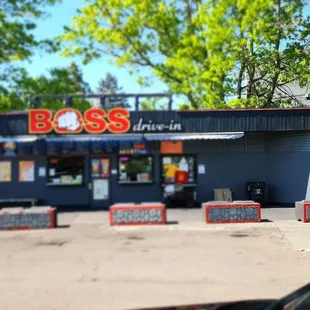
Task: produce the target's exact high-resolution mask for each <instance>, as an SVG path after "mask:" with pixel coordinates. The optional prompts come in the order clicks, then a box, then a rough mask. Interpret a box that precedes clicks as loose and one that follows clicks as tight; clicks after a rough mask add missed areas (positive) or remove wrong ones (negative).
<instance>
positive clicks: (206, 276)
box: [0, 208, 310, 310]
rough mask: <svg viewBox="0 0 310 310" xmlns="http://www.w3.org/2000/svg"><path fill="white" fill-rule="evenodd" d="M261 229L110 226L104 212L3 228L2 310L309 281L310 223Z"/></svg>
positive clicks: (263, 294) (174, 221)
mask: <svg viewBox="0 0 310 310" xmlns="http://www.w3.org/2000/svg"><path fill="white" fill-rule="evenodd" d="M263 218H264V219H268V221H264V222H262V223H252V224H224V225H223V224H221V225H220V224H218V225H214V224H213V225H206V224H204V223H203V221H202V213H201V210H189V211H186V210H169V211H168V221H169V222H170V223H171V224H170V225H166V226H164V227H145V228H142V227H130V228H111V227H109V226H108V224H107V220H108V214H107V213H106V212H75V213H73V212H72V213H62V214H60V215H59V224H60V225H61V227H62V228H59V229H55V230H50V231H44V230H41V231H23V232H1V234H0V244H1V251H0V264H1V272H0V280H1V281H0V289H1V291H2V292H5V293H3V294H1V296H0V308H1V309H6V308H10V309H27V310H28V309H40V310H41V309H46V310H51V309H66V310H70V309H91V310H92V309H130V308H135V307H142V306H144V307H146V306H163V305H169V304H183V303H201V302H212V301H220V300H237V299H243V298H275V297H280V296H282V295H284V294H286V293H288V292H289V291H291V290H294V289H295V288H298V287H299V286H301V285H304V284H305V283H307V282H308V281H309V279H310V269H309V266H308V262H309V258H310V253H309V252H308V250H310V245H308V243H309V242H308V240H307V239H309V238H308V237H307V236H308V235H309V234H310V226H309V225H308V224H307V223H300V222H297V221H295V220H294V210H293V209H276V208H275V209H265V210H263Z"/></svg>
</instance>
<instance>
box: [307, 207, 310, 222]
mask: <svg viewBox="0 0 310 310" xmlns="http://www.w3.org/2000/svg"><path fill="white" fill-rule="evenodd" d="M306 211H307V212H306V220H310V207H306Z"/></svg>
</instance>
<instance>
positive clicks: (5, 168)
mask: <svg viewBox="0 0 310 310" xmlns="http://www.w3.org/2000/svg"><path fill="white" fill-rule="evenodd" d="M11 181H12V167H11V162H10V161H0V182H11Z"/></svg>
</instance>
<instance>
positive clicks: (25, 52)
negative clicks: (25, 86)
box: [0, 0, 59, 87]
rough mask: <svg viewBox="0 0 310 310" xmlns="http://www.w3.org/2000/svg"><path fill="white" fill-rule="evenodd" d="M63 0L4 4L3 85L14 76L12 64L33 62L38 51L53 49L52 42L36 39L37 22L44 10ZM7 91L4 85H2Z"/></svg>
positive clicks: (0, 23)
mask: <svg viewBox="0 0 310 310" xmlns="http://www.w3.org/2000/svg"><path fill="white" fill-rule="evenodd" d="M58 1H59V0H19V1H17V0H2V1H0V74H1V82H3V81H6V80H7V79H8V77H9V75H10V72H9V71H8V69H11V68H10V67H8V65H9V64H12V63H13V62H14V61H20V60H25V59H29V57H30V56H31V55H32V54H33V52H34V50H35V49H37V48H43V47H45V48H46V47H47V48H49V49H50V48H52V49H53V50H54V48H55V44H53V43H52V41H50V40H37V39H36V38H35V37H34V35H33V30H34V29H35V28H36V22H37V21H38V20H39V19H40V18H41V17H43V16H44V14H45V13H44V9H45V8H46V7H47V6H48V5H53V4H55V3H56V2H58ZM2 87H3V85H2Z"/></svg>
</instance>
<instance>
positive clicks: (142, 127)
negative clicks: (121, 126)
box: [133, 118, 183, 132]
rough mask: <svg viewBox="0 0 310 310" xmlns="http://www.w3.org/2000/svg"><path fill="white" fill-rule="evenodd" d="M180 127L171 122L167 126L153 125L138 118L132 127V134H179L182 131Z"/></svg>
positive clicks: (151, 122) (161, 124)
mask: <svg viewBox="0 0 310 310" xmlns="http://www.w3.org/2000/svg"><path fill="white" fill-rule="evenodd" d="M182 130H183V128H182V125H181V124H180V123H176V122H175V121H174V120H171V121H170V122H169V123H168V124H163V123H154V122H153V121H151V120H149V121H147V122H144V121H143V118H140V119H139V121H138V123H137V124H135V125H134V126H133V131H134V132H180V131H182Z"/></svg>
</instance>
